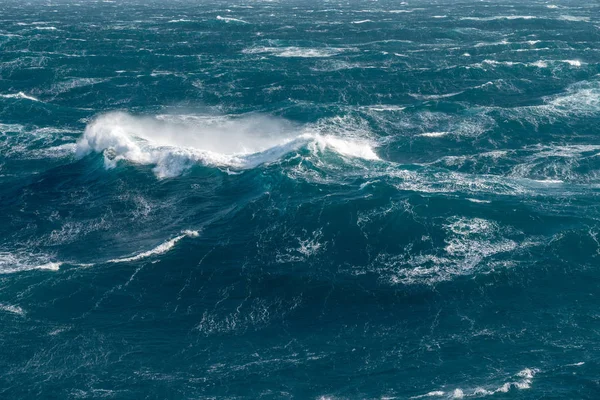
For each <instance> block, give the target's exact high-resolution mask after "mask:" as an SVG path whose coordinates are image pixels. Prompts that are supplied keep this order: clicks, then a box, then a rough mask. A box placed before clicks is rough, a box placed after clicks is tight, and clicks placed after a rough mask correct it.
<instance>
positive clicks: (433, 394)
mask: <svg viewBox="0 0 600 400" xmlns="http://www.w3.org/2000/svg"><path fill="white" fill-rule="evenodd" d="M445 394H446V392H443V391H441V390H434V391H433V392H429V393H425V394H422V395H420V396H413V397H411V399H422V398H424V397H442V396H443V395H445Z"/></svg>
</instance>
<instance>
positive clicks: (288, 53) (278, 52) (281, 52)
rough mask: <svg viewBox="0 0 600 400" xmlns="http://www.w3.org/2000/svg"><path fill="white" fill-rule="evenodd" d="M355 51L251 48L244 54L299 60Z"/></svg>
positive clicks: (340, 49)
mask: <svg viewBox="0 0 600 400" xmlns="http://www.w3.org/2000/svg"><path fill="white" fill-rule="evenodd" d="M349 50H353V49H348V48H335V47H323V48H309V47H295V46H289V47H251V48H248V49H244V50H242V53H244V54H271V55H274V56H276V57H297V58H326V57H332V56H335V55H337V54H340V53H343V52H345V51H349Z"/></svg>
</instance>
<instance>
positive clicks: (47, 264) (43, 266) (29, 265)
mask: <svg viewBox="0 0 600 400" xmlns="http://www.w3.org/2000/svg"><path fill="white" fill-rule="evenodd" d="M61 265H62V263H61V262H57V261H51V260H49V257H46V256H35V255H32V254H17V253H11V252H0V275H1V274H13V273H16V272H23V271H31V270H36V269H37V270H46V271H58V270H59V269H60V266H61Z"/></svg>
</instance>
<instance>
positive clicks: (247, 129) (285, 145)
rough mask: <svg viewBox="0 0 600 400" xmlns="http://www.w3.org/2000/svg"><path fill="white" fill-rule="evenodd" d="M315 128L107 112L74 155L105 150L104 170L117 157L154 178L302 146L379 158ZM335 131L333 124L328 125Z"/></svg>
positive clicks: (366, 146)
mask: <svg viewBox="0 0 600 400" xmlns="http://www.w3.org/2000/svg"><path fill="white" fill-rule="evenodd" d="M322 129H323V128H322V127H320V126H306V127H303V128H300V127H297V126H294V125H293V124H291V123H290V122H287V121H285V120H282V119H276V118H272V117H266V116H257V115H254V116H246V117H240V118H233V117H214V116H204V117H203V116H189V115H188V116H158V117H154V118H152V117H134V116H131V115H129V114H125V113H109V114H105V115H102V116H100V117H99V118H97V119H96V120H94V121H93V122H92V123H90V124H89V125H88V126H87V127H86V130H85V132H84V135H83V137H82V138H80V139H79V141H78V142H77V147H76V154H77V155H78V156H79V157H83V156H85V155H87V154H89V153H91V152H104V161H105V165H106V167H107V168H112V167H115V166H116V164H117V162H118V161H121V160H127V161H129V162H132V163H136V164H145V165H154V166H155V168H154V171H155V173H156V175H157V176H158V177H159V178H166V177H173V176H177V175H179V174H181V173H182V172H183V171H185V170H186V169H188V168H189V167H191V166H192V165H194V164H198V163H199V164H204V165H213V166H217V167H228V168H234V169H247V168H254V167H256V166H258V165H260V164H264V163H269V162H273V161H275V160H277V159H279V158H281V157H282V156H284V155H285V154H287V153H290V152H292V151H294V150H297V149H299V148H300V147H304V146H307V147H308V148H310V149H311V150H313V151H321V152H322V151H324V150H331V151H334V152H336V153H338V154H340V155H342V156H348V157H359V158H364V159H368V160H376V159H378V157H377V154H376V153H375V151H374V150H373V148H372V145H371V144H370V143H369V142H368V141H366V140H364V139H359V138H347V137H338V136H335V135H332V134H328V133H321V130H322ZM332 131H335V127H334V126H333V127H332Z"/></svg>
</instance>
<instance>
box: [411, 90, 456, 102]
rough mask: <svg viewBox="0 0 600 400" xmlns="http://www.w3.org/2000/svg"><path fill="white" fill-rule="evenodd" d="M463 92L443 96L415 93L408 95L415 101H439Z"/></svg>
mask: <svg viewBox="0 0 600 400" xmlns="http://www.w3.org/2000/svg"><path fill="white" fill-rule="evenodd" d="M462 93H463V92H455V93H445V94H417V93H409V96H411V97H414V98H415V99H417V100H440V99H446V98H449V97H454V96H458V95H459V94H462Z"/></svg>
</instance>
